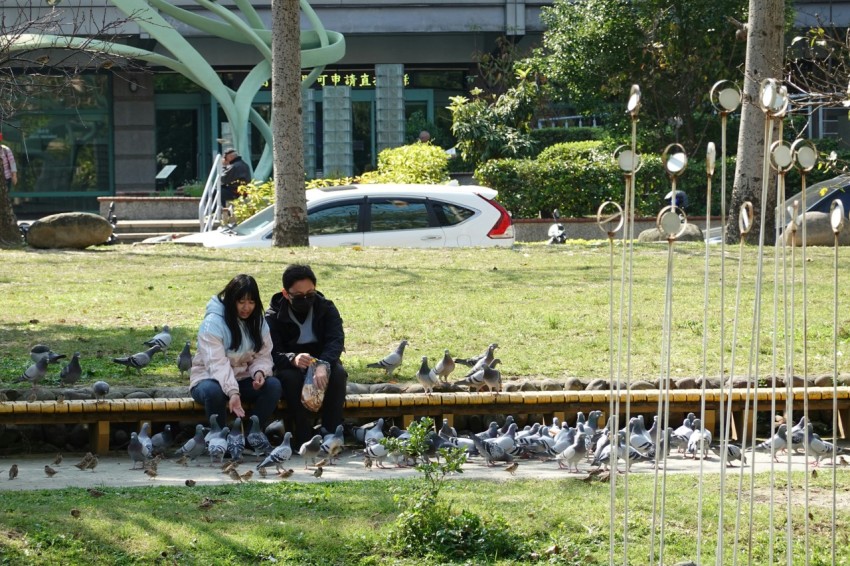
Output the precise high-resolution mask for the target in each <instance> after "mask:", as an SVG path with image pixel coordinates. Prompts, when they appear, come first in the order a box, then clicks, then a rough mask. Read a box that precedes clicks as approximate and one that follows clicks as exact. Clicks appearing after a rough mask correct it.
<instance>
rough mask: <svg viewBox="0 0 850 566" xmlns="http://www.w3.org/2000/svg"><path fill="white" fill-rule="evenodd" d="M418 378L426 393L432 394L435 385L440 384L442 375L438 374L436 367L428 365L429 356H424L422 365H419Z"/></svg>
mask: <svg viewBox="0 0 850 566" xmlns="http://www.w3.org/2000/svg"><path fill="white" fill-rule="evenodd" d="M416 379H418V380H419V383H420V385H422V387H423V388H424V389H425V394H426V395H430V394H431V393H432V392H433V391H434V387H436V386H437V385H439V383H440V377H439V376H438V375H437V371H436V369H431V368H429V367H428V356H422V365H420V366H419V371H417V372H416Z"/></svg>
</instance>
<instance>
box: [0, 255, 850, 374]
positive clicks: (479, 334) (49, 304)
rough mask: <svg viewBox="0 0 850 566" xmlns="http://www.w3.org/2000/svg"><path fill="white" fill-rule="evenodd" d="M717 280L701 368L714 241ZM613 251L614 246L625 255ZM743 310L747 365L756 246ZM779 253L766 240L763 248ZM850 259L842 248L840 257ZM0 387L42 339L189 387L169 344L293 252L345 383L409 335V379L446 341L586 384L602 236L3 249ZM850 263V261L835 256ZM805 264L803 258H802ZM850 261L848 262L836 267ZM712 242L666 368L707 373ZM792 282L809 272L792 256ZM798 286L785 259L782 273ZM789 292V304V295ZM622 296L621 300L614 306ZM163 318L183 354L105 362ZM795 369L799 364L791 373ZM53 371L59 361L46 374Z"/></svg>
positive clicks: (690, 271) (827, 300)
mask: <svg viewBox="0 0 850 566" xmlns="http://www.w3.org/2000/svg"><path fill="white" fill-rule="evenodd" d="M713 251H714V253H715V257H713V259H712V264H711V274H710V279H709V280H710V290H711V297H710V304H709V308H708V316H709V348H708V368H709V370H708V373H709V375H716V374H717V371H718V370H717V366H718V359H719V355H720V348H719V337H718V335H719V327H720V310H719V300H720V299H719V297H720V289H721V284H722V282H721V280H720V274H719V260H718V259H717V257H716V255H717V253H718V252H719V247H715V248H713ZM616 253H617V254H619V250H617V252H616ZM745 254H746V258H745V260H746V267H745V269H744V273H743V274H742V276H743V283H744V285H743V287H744V290H743V294H742V296H741V299H740V302H741V307H740V310H741V315H740V316H739V318H738V320H739V321H740V326H739V328H738V337H739V350H738V353H737V360H738V368H737V369H738V372H737V373H738V375H741V374H743V373H744V371H745V369H746V365H745V364H746V360H747V359H748V354H749V344H750V341H749V336H750V333H751V323H752V309H753V297H754V292H753V286H754V280H755V272H756V270H755V268H754V267H753V264H754V261H755V254H756V250H755V249H754V248H747V249H746V250H745ZM832 254H833V252H832V250H829V249H817V248H813V249H810V250H809V260H810V261H809V262H808V281H809V312H808V323H809V366H810V367H809V373H810V374H812V375H814V374H819V373H830V372H831V366H832V304H833V298H832V297H833V295H832V293H833V291H832V280H833V274H832V273H833V269H832V265H833V255H832ZM727 255H728V259H727V266H726V281H725V287H726V293H727V295H726V315H725V316H726V331H727V346H726V354H727V355H726V362H727V364H728V362H729V359H730V357H729V353H730V348H731V346H730V345H729V343H730V340H731V336H732V323H733V318H734V305H735V283H736V278H737V265H738V261H737V255H738V247H737V246H735V247H730V248H728V251H727ZM769 255H770V250H768V256H769ZM845 255H846V254H845ZM0 256H1V257H2V261H3V270H2V274H0V312H2V313H3V316H2V317H0V382H2V383H3V384H4V385H12V386H14V384H12V383H11V382H12V381H13V380H14V379H15V378H16V377H17V376H18V375H20V373H21V372H22V371H23V370H24V369H25V368H26V367H27V365H28V364H29V363H30V361H29V356H28V352H29V349H30V347H31V346H32V345H33V344H37V343H46V344H48V345H50V346H51V347H52V348H53V349H54V350H56V351H60V352H63V353H67V354H69V355H70V354H71V353H73V352H74V351H79V352H81V354H82V364H83V368H84V371H87V374H86V375H84V378H83V380H82V384H85V383H91V382H92V381H94V380H97V379H105V380H107V381H109V382H110V383H111V384H114V385H118V384H136V385H142V386H152V385H180V384H184V383H186V382H187V381H186V379H181V378H180V377H179V374H178V372H177V370H176V367H175V365H174V358H175V355H176V352H177V351H179V347H180V345H182V343H183V342H184V341H186V340H190V341H192V344H193V346H194V339H195V335H196V331H197V327H198V324H199V323H200V321H201V318H202V316H203V312H204V306H205V304H206V302H207V300H208V299H209V298H210V297H211V296H212V295H213V294H215V293H217V292H218V291H220V290H221V289H222V288H223V286H224V284H225V283H226V282H227V281H228V280H229V279H230V278H231V277H232V276H233V275H235V274H237V273H240V272H246V273H250V274H252V275H254V276H255V277H256V278H257V280H258V282H259V284H260V290H261V292H262V293H263V295H264V298H265V302H266V303H267V302H268V298H270V297H271V295H272V294H273V293H274V292H276V291H278V290H279V288H280V286H281V283H280V275H281V273H282V271H283V268H284V267H285V266H286V265H287V264H288V263H290V262H295V261H299V262H308V263H310V264H312V265H313V266H314V268H315V269H316V271H317V274H318V277H319V285H318V287H319V289H320V290H321V291H322V292H324V293H325V294H326V295H327V296H328V297H330V298H332V299H333V300H334V301H335V302H336V304H337V305H338V307H339V309H340V311H341V313H342V316H343V320H344V323H345V330H346V353H345V355H344V359H343V361H344V363H345V364H346V366H347V367H348V368H349V372H350V374H351V380H352V381H358V382H374V381H381V380H383V379H384V377H383V372H381V371H379V370H372V369H367V368H366V367H365V366H366V364H367V363H369V362H373V361H376V360H378V359H380V358H382V357H383V356H384V355H385V354H386V353H388V352H389V351H390V350H391V349H392V348H394V347H395V346H396V344H397V343H398V342H399V341H400V340H401V339H403V338H406V339H408V340H409V341H410V346H409V348H408V350H407V352H406V354H407V356H406V358H405V363H404V365H403V367H402V368H401V370H400V372H399V374H398V376H399V379H400V380H403V381H404V380H412V379H413V376H414V374H415V372H416V369H417V368H418V363H419V358H420V356H422V355H427V356H429V358H430V359H431V360H432V363H433V360H434V359H435V358H436V357H437V356H440V355H442V352H443V349H444V348H449V350H450V351H451V353H452V354H453V355H460V356H468V355H472V354H477V353H479V352H481V351H483V350H484V348H485V347H486V345H487V344H488V343H490V342H498V343H499V344H500V345H501V348H500V350H499V351H498V352H497V353H498V355H499V357H500V358H501V359H502V366H501V369H502V372H503V375H504V376H505V377H506V378H508V379H512V378H544V377H545V378H559V379H560V378H566V377H570V376H575V377H579V378H582V379H591V378H596V377H607V376H608V371H609V370H608V356H609V331H608V313H609V292H610V287H609V263H610V254H609V248H608V245H607V243H606V242H587V243H574V244H570V245H566V246H552V247H547V246H543V245H535V244H532V245H518V246H516V247H515V248H514V249H511V250H506V249H486V250H485V249H453V250H408V249H365V250H353V249H297V250H290V249H271V250H209V249H203V248H196V247H179V246H173V245H163V246H152V247H135V248H134V247H129V246H115V247H103V248H98V249H95V250H92V251H81V252H74V251H32V250H22V251H18V250H15V251H9V250H3V251H0ZM620 261H621V259H620V256H619V255H617V256H616V257H615V277H616V279H617V283H616V286H615V292H614V299H615V303H616V301H619V297H620V294H619V279H620V273H619V272H620ZM842 263H843V264H846V263H847V259H846V257H845V258H842ZM798 264H799V255H798ZM666 268H667V247H666V246H664V245H662V246H659V245H647V246H638V247H636V253H635V256H634V274H633V281H634V291H633V313H632V319H631V320H632V332H633V334H632V336H633V338H632V347H631V351H632V359H631V369H632V375H633V378H634V379H655V378H657V377H658V376H659V372H660V369H659V367H660V366H659V362H660V359H661V358H660V352H661V318H662V313H663V305H664V303H663V297H664V289H665V278H666ZM843 271H846V270H843ZM703 272H704V248H703V247H702V245H700V244H686V243H680V244H676V246H675V248H674V263H673V273H674V275H673V280H674V290H673V292H674V299H673V322H672V328H673V332H672V364H671V373H672V376H673V377H674V378H676V377H694V376H700V375H702V365H703V347H702V333H703V332H702V329H703V312H704V306H703ZM796 276H797V279H799V278H800V277H801V268H800V267H799V265H798V266H797V271H796ZM788 277H789V280H790V268H789V275H788ZM764 278H765V291H764V293H763V298H762V302H763V305H764V315H763V319H762V325H763V328H764V329H768V328H770V327H771V325H772V318H773V315H772V305H773V299H772V288H773V287H772V280H773V266H772V264H769V265H768V266H767V267H766V268H765V273H764ZM799 287H800V286H799V284H798V285H797V291H796V300H797V303H798V304H797V319H798V327H797V328H796V329H795V331H794V335H795V337H796V341H795V348H796V360H797V362H798V364H799V362H800V361H801V360H802V355H801V354H802V338H801V337H802V331H801V330H800V328H799V320H800V319H801V316H802V315H801V308H800V306H799V302H800V298H801V292H800V288H799ZM789 300H790V299H789ZM618 308H619V307H618V306H616V304H615V310H617V312H618ZM847 312H848V311H847V309H846V308H842V309H841V311H840V314H839V338H840V348H842V349H844V348H846V345H847V341H848V336H850V332H848V330H849V329H850V317H848V315H847ZM163 324H169V325H170V326H171V327H172V329H173V333H174V338H175V344H174V346H172V348H173V350H174V352H172V353H171V354H170V355H169V359H168V360H165V359H163V357H162V356H156V357H155V359H154V362H153V363H152V364H151V365H150V366H149V367H148V368H147V369H146V370H145V371H144V372H143V375H141V376H137V375H136V373H135V372H127V371H125V369H124V368H123V367H122V366H118V365H116V364H113V363H112V362H111V361H110V358H112V357H114V356H123V355H127V354H132V353H135V352H138V351H141V350H142V349H143V345H142V342H143V341H144V340H146V339H148V338H150V337H151V336H153V334H154V327H156V326H161V325H163ZM758 350H759V352H760V353H761V355H762V360H761V364H760V367H761V372H762V374H767V373H769V372H770V368H771V364H770V361H771V360H770V352H771V351H772V346H771V339H770V334H769V332H767V331H764V332H762V337H761V339H760V340H759V347H758ZM796 373H797V374H798V375H800V374H801V373H802V370H801V369H800V368H799V365H798V368H797V370H796ZM57 381H58V369H56V370H55V371H52V374H51V376H50V377H49V378H47V380H46V381H45V383H46V384H48V385H49V384H50V383H51V382H52V383H56V382H57Z"/></svg>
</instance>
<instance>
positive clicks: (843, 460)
mask: <svg viewBox="0 0 850 566" xmlns="http://www.w3.org/2000/svg"><path fill="white" fill-rule="evenodd" d="M838 465H839V466H841V467H842V468H846V467H847V465H848V462H847V459H846V458H845V457H844V456H839V457H838Z"/></svg>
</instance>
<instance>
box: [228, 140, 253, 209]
mask: <svg viewBox="0 0 850 566" xmlns="http://www.w3.org/2000/svg"><path fill="white" fill-rule="evenodd" d="M222 161H223V166H224V167H223V169H222V172H221V206H227V203H229V202H230V201H232V200H235V199H236V198H237V197H238V196H239V190H238V189H239V187H241V186H242V185H247V184H248V183H250V182H251V169H250V168H249V167H248V164H247V163H245V162H244V161H242V156H241V155H239V154H238V153H236V150H235V149H232V148H231V149H227V150H225V151H224V157H223V158H222Z"/></svg>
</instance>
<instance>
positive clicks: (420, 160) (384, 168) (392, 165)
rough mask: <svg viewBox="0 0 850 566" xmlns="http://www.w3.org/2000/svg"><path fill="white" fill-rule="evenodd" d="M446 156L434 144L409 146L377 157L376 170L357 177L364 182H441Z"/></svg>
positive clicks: (445, 167)
mask: <svg viewBox="0 0 850 566" xmlns="http://www.w3.org/2000/svg"><path fill="white" fill-rule="evenodd" d="M448 162H449V156H448V155H447V154H446V152H445V151H444V150H443V149H442V148H441V147H440V146H438V145H433V144H431V143H419V142H416V143H412V144H410V145H403V146H401V147H393V148H388V149H385V150H383V151H381V153H379V154H378V169H377V170H376V171H369V172H367V173H364V174H363V175H362V176H361V179H362V181H363V182H364V183H445V182H447V181H448V180H449V173H448V170H449V169H448Z"/></svg>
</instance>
